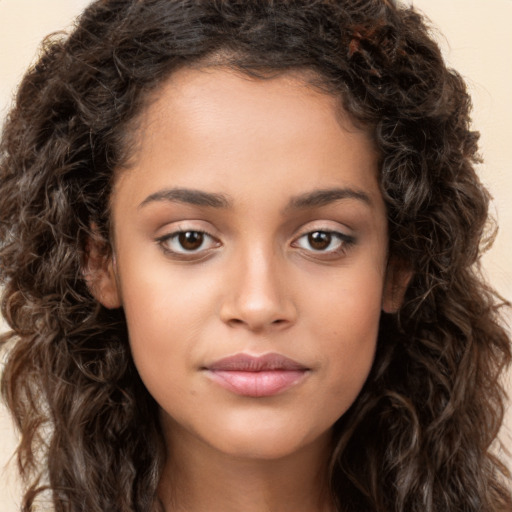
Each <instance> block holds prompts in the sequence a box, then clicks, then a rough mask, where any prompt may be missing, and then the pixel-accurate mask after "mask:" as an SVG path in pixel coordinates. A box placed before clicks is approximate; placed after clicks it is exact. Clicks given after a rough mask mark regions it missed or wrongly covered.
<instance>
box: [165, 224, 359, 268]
mask: <svg viewBox="0 0 512 512" xmlns="http://www.w3.org/2000/svg"><path fill="white" fill-rule="evenodd" d="M156 242H157V243H158V244H159V245H160V247H161V248H162V250H163V252H164V253H165V254H166V255H168V256H170V257H172V258H175V259H181V260H188V261H193V260H203V259H204V258H206V257H208V256H209V255H210V254H211V253H212V252H213V251H215V249H217V248H220V247H222V245H223V244H222V242H221V241H220V240H218V239H217V238H216V237H214V236H213V235H211V234H210V233H208V232H206V231H203V230H197V229H179V230H178V231H174V232H172V233H169V234H166V235H164V236H161V237H159V238H157V239H156ZM355 243H356V239H355V237H353V236H351V235H347V234H346V233H343V232H340V231H335V230H332V229H313V230H310V231H307V232H304V233H302V234H301V235H300V236H298V237H296V238H295V239H294V240H293V241H292V242H291V243H290V246H291V247H293V248H296V249H297V250H299V251H301V252H303V253H304V254H305V255H307V256H311V257H318V258H323V259H333V258H336V257H341V256H343V255H344V254H345V253H346V252H347V251H348V250H349V249H350V247H351V246H353V245H354V244H355Z"/></svg>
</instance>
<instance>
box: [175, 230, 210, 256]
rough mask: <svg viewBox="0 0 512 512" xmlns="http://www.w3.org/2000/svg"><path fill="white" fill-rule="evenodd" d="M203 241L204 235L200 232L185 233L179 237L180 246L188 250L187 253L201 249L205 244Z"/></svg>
mask: <svg viewBox="0 0 512 512" xmlns="http://www.w3.org/2000/svg"><path fill="white" fill-rule="evenodd" d="M203 239H204V236H203V233H199V232H198V231H186V232H185V233H180V234H179V236H178V240H179V242H180V245H181V246H182V247H183V249H187V251H193V250H195V249H199V247H201V245H202V244H203Z"/></svg>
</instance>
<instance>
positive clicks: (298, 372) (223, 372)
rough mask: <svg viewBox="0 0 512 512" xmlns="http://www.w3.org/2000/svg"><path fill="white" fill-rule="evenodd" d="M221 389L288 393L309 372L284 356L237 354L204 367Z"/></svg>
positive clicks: (254, 393)
mask: <svg viewBox="0 0 512 512" xmlns="http://www.w3.org/2000/svg"><path fill="white" fill-rule="evenodd" d="M204 370H206V372H207V375H208V376H209V377H210V378H211V379H212V380H213V381H214V382H215V383H217V384H219V385H220V386H221V387H223V388H225V389H227V390H228V391H231V392H233V393H235V394H237V395H241V396H248V397H255V398H257V397H268V396H273V395H277V394H279V393H283V392H285V391H286V390H287V389H289V388H291V387H292V386H295V385H296V384H298V383H299V382H301V381H302V380H303V379H304V378H305V377H306V376H307V375H308V374H309V372H310V369H309V368H308V367H306V366H304V365H302V364H301V363H298V362H297V361H294V360H293V359H290V358H288V357H285V356H283V355H281V354H276V353H272V354H265V355H263V356H258V357H255V356H251V355H249V354H236V355H234V356H230V357H225V358H223V359H219V360H218V361H215V362H214V363H212V364H210V365H208V366H207V367H205V368H204Z"/></svg>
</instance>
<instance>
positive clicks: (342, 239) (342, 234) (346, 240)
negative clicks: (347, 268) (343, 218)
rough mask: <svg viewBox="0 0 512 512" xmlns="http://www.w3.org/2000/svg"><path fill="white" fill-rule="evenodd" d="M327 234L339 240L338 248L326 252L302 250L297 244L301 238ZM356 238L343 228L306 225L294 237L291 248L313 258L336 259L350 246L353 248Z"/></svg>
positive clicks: (311, 249)
mask: <svg viewBox="0 0 512 512" xmlns="http://www.w3.org/2000/svg"><path fill="white" fill-rule="evenodd" d="M317 232H319V233H328V234H331V235H332V236H334V237H336V238H337V239H338V240H339V246H338V247H336V248H334V249H327V250H321V249H317V250H315V249H314V248H310V249H307V248H304V247H300V246H299V244H298V242H299V240H301V239H302V238H304V237H306V236H309V235H311V234H313V233H317ZM356 241H357V240H356V237H355V236H354V235H351V234H348V233H347V232H346V231H345V230H344V229H343V228H341V227H332V226H331V227H328V226H326V225H325V224H314V223H311V224H308V225H306V226H304V227H303V228H302V229H301V230H300V232H299V234H298V235H297V236H295V237H294V238H293V240H292V242H291V244H290V245H291V246H292V247H294V248H297V249H299V250H301V251H304V252H305V253H308V254H309V255H312V256H314V257H319V258H322V257H324V258H327V257H336V256H342V255H344V254H345V253H346V252H347V251H348V250H349V249H350V247H351V246H353V245H354V244H355V243H356Z"/></svg>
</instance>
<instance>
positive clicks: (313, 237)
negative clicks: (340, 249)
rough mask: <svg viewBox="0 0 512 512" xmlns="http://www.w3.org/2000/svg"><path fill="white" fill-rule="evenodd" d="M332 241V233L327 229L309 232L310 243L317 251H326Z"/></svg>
mask: <svg viewBox="0 0 512 512" xmlns="http://www.w3.org/2000/svg"><path fill="white" fill-rule="evenodd" d="M331 242H332V233H328V232H326V231H313V232H312V233H309V234H308V243H309V245H310V247H311V248H312V249H313V250H315V251H325V249H327V248H328V247H329V246H330V245H331Z"/></svg>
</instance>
